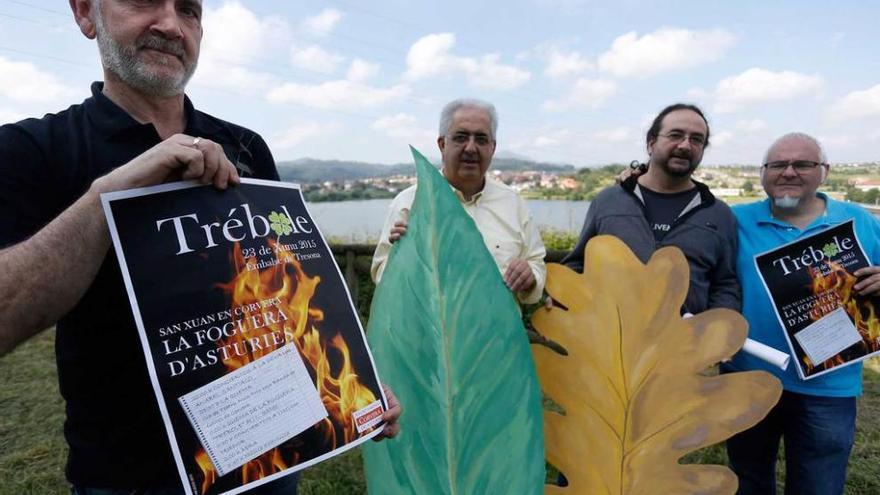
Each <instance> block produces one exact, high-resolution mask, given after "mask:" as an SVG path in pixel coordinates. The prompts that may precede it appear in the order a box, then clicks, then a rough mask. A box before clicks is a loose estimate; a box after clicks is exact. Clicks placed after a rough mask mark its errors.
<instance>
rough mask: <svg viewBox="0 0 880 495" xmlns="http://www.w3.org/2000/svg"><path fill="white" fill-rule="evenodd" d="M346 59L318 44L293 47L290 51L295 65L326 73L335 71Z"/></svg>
mask: <svg viewBox="0 0 880 495" xmlns="http://www.w3.org/2000/svg"><path fill="white" fill-rule="evenodd" d="M344 60H345V57H343V56H342V55H338V54H336V53H332V52H328V51H326V50H324V49H323V48H321V47H320V46H318V45H310V46H307V47H305V48H301V49H300V48H297V47H293V48H292V49H291V52H290V61H291V63H292V64H293V65H294V66H296V67H301V68H303V69H307V70H311V71H315V72H322V73H324V74H332V73H333V72H335V71H336V68H337V67H338V66H339V64H341V63H342V62H343V61H344Z"/></svg>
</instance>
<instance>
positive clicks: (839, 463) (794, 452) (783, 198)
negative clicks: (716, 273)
mask: <svg viewBox="0 0 880 495" xmlns="http://www.w3.org/2000/svg"><path fill="white" fill-rule="evenodd" d="M763 163H764V165H763V166H762V168H761V184H762V185H763V187H764V191H765V192H766V193H767V199H765V200H762V201H757V202H754V203H750V204H746V205H737V206H735V207H734V208H733V212H734V214H735V215H736V219H737V222H738V238H739V253H738V263H737V268H738V270H737V271H738V276H739V279H740V282H741V283H742V290H743V316H745V318H746V320H747V321H748V322H749V337H750V338H752V339H754V340H757V341H759V342H762V343H764V344H766V345H769V346H771V347H775V348H776V349H779V350H780V351H783V352H786V353H788V352H789V349H788V344H787V343H786V341H785V337H784V330H783V328H782V327H781V326H780V324H779V321H778V320H777V318H776V315H775V313H774V311H773V306H772V302H771V301H770V298H769V297H768V295H767V293H766V291H765V290H764V286H763V283H762V282H761V280H760V277H759V275H758V273H757V268H756V266H755V263H754V257H755V255H757V254H760V253H764V252H766V251H770V250H772V249H775V248H777V247H780V246H782V245H784V244H788V243H790V242H793V241H795V240H797V239H801V238H804V237H808V236H811V235H813V234H816V233H817V232H819V231H822V230H825V229H827V228H829V227H832V226H834V225H837V224H840V223H842V222H845V221H848V220H851V219H852V220H854V222H855V231H856V234H857V235H858V238H859V240H860V241H862V248H863V249H864V250H865V253H866V254H867V256H868V258H869V259H870V262H871V264H872V265H878V264H880V221H878V220H877V219H876V218H875V217H873V216H872V215H871V214H870V213H868V212H867V211H866V210H865V209H864V208H862V207H860V206H858V205H855V204H852V203H844V202H840V201H835V200H833V199H831V198H829V197H828V196H826V195H825V194H823V193H820V192H817V189H818V188H819V186H820V185H821V184H822V183H823V182H825V179H826V178H827V176H828V170H829V166H828V160H827V159H826V157H825V152H824V151H822V146H821V145H820V144H819V142H818V141H817V140H816V139H815V138H813V137H811V136H808V135H806V134H802V133H791V134H786V135H784V136H782V137H780V138H779V139H777V140H776V141H775V142H774V143H773V144H772V145H771V146H770V148H769V149H768V150H767V153H766V155H765V157H764V162H763ZM854 275H855V276H856V277H858V278H859V281H858V282H857V283H856V284H855V285H854V286H853V290H855V291H856V292H857V293H859V294H860V295H862V296H867V295H876V294H877V291H878V290H880V267H878V266H870V267H866V268H862V269H859V270H856V271H855V272H854ZM722 370H723V371H747V370H764V371H767V372H769V373H773V374H774V375H776V376H777V377H778V378H779V379H780V380H781V381H782V386H783V389H784V391H783V393H782V398H781V399H780V401H779V403H778V404H777V405H776V407H775V408H773V410H772V411H771V412H770V414H769V415H767V417H766V418H765V419H764V420H763V421H761V422H760V423H758V424H757V425H756V426H754V427H753V428H751V429H749V430H746V431H744V432H742V433H740V434H738V435H736V436H734V437H733V438H731V439H730V440H728V441H727V451H728V455H729V457H730V463H731V467H732V468H733V470H734V471H735V472H736V474H737V476H738V477H739V491H738V492H737V493H738V494H740V495H751V494H761V495H764V494H773V493H776V478H775V474H776V458H777V451H778V450H779V440H780V438H783V439H784V440H785V457H786V459H785V471H786V473H785V493H786V494H798V495H810V494H815V495H820V494H821V495H834V494H842V493H843V488H844V483H845V481H846V466H847V463H848V460H849V453H850V451H851V450H852V446H853V439H854V435H855V420H856V397H858V396H859V395H861V393H862V364H861V363H856V364H853V365H850V366H847V367H844V368H840V369H837V370H835V371H832V372H830V373H827V374H823V375H821V376H817V377H815V378H812V379H810V380H809V381H806V380H802V379H800V377H799V376H798V374H797V372H796V370H795V367H794V366H789V367H788V369H787V370H786V371H781V370H779V369H778V368H776V367H774V366H772V365H769V364H767V363H765V362H764V361H761V360H759V359H756V358H754V357H752V356H749V355H746V354H745V353H742V352H740V353H739V354H737V355H736V356H734V358H733V360H732V361H731V362H730V363H726V364H724V365H722Z"/></svg>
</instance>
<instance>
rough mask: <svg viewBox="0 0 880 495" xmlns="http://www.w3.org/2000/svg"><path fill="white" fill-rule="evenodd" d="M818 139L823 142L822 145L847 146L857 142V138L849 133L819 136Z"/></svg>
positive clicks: (825, 146) (826, 146)
mask: <svg viewBox="0 0 880 495" xmlns="http://www.w3.org/2000/svg"><path fill="white" fill-rule="evenodd" d="M816 139H818V140H819V142H820V143H822V147H824V148H828V147H832V148H845V147H848V146H852V145H853V144H856V138H855V137H854V136H851V135H848V134H837V135H828V136H819V137H817V138H816Z"/></svg>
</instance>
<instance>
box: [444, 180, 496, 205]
mask: <svg viewBox="0 0 880 495" xmlns="http://www.w3.org/2000/svg"><path fill="white" fill-rule="evenodd" d="M494 186H495V185H494V184H492V179H490V178H489V177H486V178H485V179H484V180H483V189H482V190H480V191H479V192H477V193H476V194H474V195H473V196H471V199H470V200H467V199H465V197H464V193H462V192H461V191H459V190H458V189H456V188H455V187H454V186H453V185H452V184H449V187H450V188H451V189H452V192H454V193H455V197H456V198H458V200H459V201H460V202H461V204H463V205H466V206H474V205H476V204H477V202H478V201H479V200H480V198H482V197H483V196H484V195H486V194H487V193H488V192H489V191H490V190H491V188H492V187H494Z"/></svg>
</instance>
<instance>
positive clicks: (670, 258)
mask: <svg viewBox="0 0 880 495" xmlns="http://www.w3.org/2000/svg"><path fill="white" fill-rule="evenodd" d="M547 268H548V277H547V292H548V293H549V294H550V296H551V297H552V298H553V299H554V300H555V301H557V302H558V303H559V304H560V305H562V306H564V308H560V307H554V308H552V309H549V310H546V309H543V308H542V309H539V310H538V311H536V312H535V315H534V316H533V317H532V323H533V324H534V326H535V328H536V329H538V331H539V332H541V334H542V335H544V336H546V337H549V338H550V339H552V340H555V341H556V342H558V343H560V344H562V346H563V347H565V348H566V350H567V351H568V355H567V356H562V355H560V354H557V353H555V352H553V351H552V350H549V349H547V348H546V347H543V346H534V347H533V353H534V357H535V363H536V365H537V370H538V376H539V378H540V380H541V387H542V389H543V390H544V393H545V394H547V396H549V397H550V398H551V399H552V400H553V401H555V402H556V403H557V404H559V405H560V406H561V407H562V408H563V409H564V410H565V415H562V414H560V413H556V412H552V411H545V415H544V436H545V446H546V455H547V460H548V461H549V462H550V463H551V464H553V465H554V466H556V467H558V468H559V469H560V470H561V471H562V472H563V473H564V474H565V476H566V477H567V478H568V482H569V486H568V487H557V486H555V485H547V486H546V490H545V493H546V494H560V495H562V494H565V495H572V494H583V495H600V494H627V495H641V494H645V495H648V494H650V495H656V494H697V493H699V494H733V493H734V492H735V491H736V487H737V479H736V475H734V474H733V472H732V471H730V470H729V469H728V468H726V467H724V466H703V465H680V464H678V460H679V459H680V458H681V457H682V456H684V455H685V454H687V453H689V452H693V451H695V450H698V449H700V448H703V447H706V446H709V445H712V444H715V443H718V442H720V441H722V440H724V439H726V438H728V437H730V436H732V435H733V434H735V433H738V432H740V431H743V430H745V429H747V428H749V427H751V426H753V425H755V424H756V423H757V422H758V421H760V420H761V419H762V418H763V417H764V416H766V415H767V413H768V412H769V411H770V409H771V408H772V407H773V405H775V404H776V402H777V401H778V400H779V397H780V395H781V394H782V386H781V384H780V383H779V380H777V379H776V378H775V377H773V376H772V375H771V374H769V373H766V372H761V371H753V372H744V373H733V374H726V375H719V376H707V375H706V374H705V371H706V370H707V368H709V367H710V366H711V365H713V364H715V363H718V362H719V361H721V360H723V359H727V358H729V357H730V356H732V355H733V354H734V353H735V352H736V351H737V350H739V349H740V348H741V347H742V345H743V342H745V339H746V335H747V333H748V330H747V328H748V326H747V324H746V322H745V320H744V319H743V318H742V316H740V315H739V314H738V313H736V312H734V311H731V310H727V309H713V310H709V311H706V312H704V313H701V314H698V315H696V316H694V317H693V318H688V319H683V318H682V317H681V316H680V309H681V306H682V303H683V302H684V299H685V295H686V293H687V287H688V264H687V262H686V261H685V258H684V255H682V254H681V251H679V250H678V249H677V248H671V247H670V248H663V249H660V250H658V251H657V252H656V253H654V255H653V256H652V257H651V259H650V260H649V262H648V264H647V265H644V264H642V263H641V262H640V261H639V260H638V258H636V257H635V255H633V253H632V252H631V251H630V250H629V248H628V247H627V246H626V245H625V244H624V243H623V242H622V241H620V240H619V239H617V238H615V237H611V236H597V237H595V238H593V239H592V240H591V241H590V242H589V243H588V244H587V248H586V252H585V261H584V274H583V275H581V274H578V273H577V272H574V271H572V270H570V269H568V268H566V267H565V266H563V265H559V264H550V265H548V267H547Z"/></svg>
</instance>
